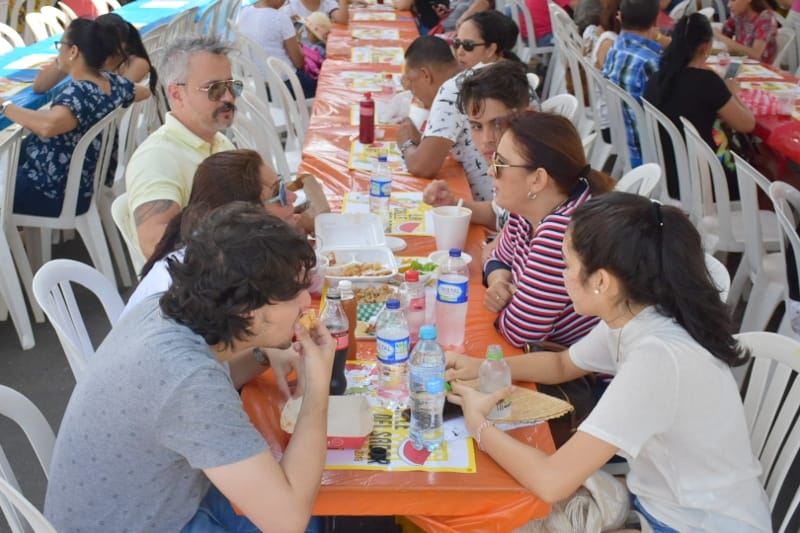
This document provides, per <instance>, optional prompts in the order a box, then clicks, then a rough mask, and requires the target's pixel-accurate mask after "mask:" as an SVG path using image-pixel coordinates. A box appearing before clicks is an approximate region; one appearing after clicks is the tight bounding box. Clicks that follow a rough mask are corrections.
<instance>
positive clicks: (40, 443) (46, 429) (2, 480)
mask: <svg viewBox="0 0 800 533" xmlns="http://www.w3.org/2000/svg"><path fill="white" fill-rule="evenodd" d="M0 415H2V416H5V417H7V418H10V419H11V420H12V421H13V422H14V423H15V424H17V425H18V426H19V427H20V428H21V429H22V431H23V433H25V436H26V437H27V438H28V441H29V442H30V444H31V447H32V448H33V451H34V453H35V454H36V458H37V459H38V460H39V464H40V465H41V467H42V471H43V472H44V476H45V478H47V477H49V474H50V461H51V459H52V457H53V446H54V445H55V440H56V438H55V435H54V433H53V430H52V428H51V427H50V424H48V423H47V419H46V418H45V417H44V415H43V414H42V412H41V411H40V410H39V409H38V408H37V407H36V406H35V405H34V404H33V402H31V401H30V400H29V399H28V398H26V397H25V396H24V395H22V394H20V393H19V392H17V391H16V390H14V389H12V388H9V387H6V386H4V385H0ZM3 484H5V485H3ZM0 486H3V487H10V488H11V489H14V490H17V491H19V490H20V487H19V483H18V482H17V479H16V477H15V476H14V472H13V470H12V468H11V464H10V463H9V461H8V458H7V457H6V455H5V453H4V452H3V448H2V445H1V443H0ZM11 499H12V502H11V503H13V504H14V505H13V506H14V507H17V502H15V501H13V498H11ZM0 509H2V511H3V512H4V514H5V516H6V519H7V520H8V522H9V524H10V526H11V531H12V532H13V533H17V532H23V531H27V529H25V528H24V526H23V522H22V520H20V517H19V516H18V515H17V513H15V512H14V511H13V510H12V508H11V506H10V505H9V496H8V494H7V491H4V490H0ZM34 510H35V508H34ZM20 511H21V512H22V514H23V516H26V517H27V513H25V512H24V511H25V510H24V509H20ZM36 512H37V513H38V511H36ZM30 520H31V519H30V518H28V521H30ZM31 523H32V525H34V524H33V522H31ZM35 531H38V530H35Z"/></svg>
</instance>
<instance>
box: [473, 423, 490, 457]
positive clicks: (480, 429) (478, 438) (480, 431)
mask: <svg viewBox="0 0 800 533" xmlns="http://www.w3.org/2000/svg"><path fill="white" fill-rule="evenodd" d="M489 426H492V427H494V422H492V421H491V420H484V421H483V422H481V425H480V426H478V429H477V431H475V442H476V443H477V444H478V449H480V450H481V451H483V452H485V451H486V450H485V449H484V448H483V445H482V444H481V435H482V434H483V430H484V429H486V428H488V427H489Z"/></svg>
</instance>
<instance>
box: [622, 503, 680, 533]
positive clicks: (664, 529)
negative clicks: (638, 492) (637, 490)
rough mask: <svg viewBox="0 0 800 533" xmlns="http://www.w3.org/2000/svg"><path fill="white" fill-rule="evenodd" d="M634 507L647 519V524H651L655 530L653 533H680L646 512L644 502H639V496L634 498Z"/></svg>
mask: <svg viewBox="0 0 800 533" xmlns="http://www.w3.org/2000/svg"><path fill="white" fill-rule="evenodd" d="M633 507H634V509H636V510H637V511H639V512H640V513H642V516H644V517H645V519H646V520H647V523H648V524H650V527H651V528H653V533H678V531H677V530H676V529H672V528H671V527H669V526H668V525H667V524H665V523H663V522H661V521H659V520H658V519H657V518H655V517H653V515H651V514H650V513H648V512H647V511H645V510H644V507H642V502H640V501H639V497H638V496H634V497H633Z"/></svg>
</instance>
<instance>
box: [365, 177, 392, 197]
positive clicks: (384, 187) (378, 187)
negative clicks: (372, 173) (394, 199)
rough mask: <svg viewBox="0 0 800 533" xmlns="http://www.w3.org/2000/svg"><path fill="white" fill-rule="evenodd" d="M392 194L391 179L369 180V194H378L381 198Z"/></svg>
mask: <svg viewBox="0 0 800 533" xmlns="http://www.w3.org/2000/svg"><path fill="white" fill-rule="evenodd" d="M391 194H392V182H391V181H376V180H370V182H369V195H370V196H377V197H380V198H384V197H385V198H389V196H390V195H391Z"/></svg>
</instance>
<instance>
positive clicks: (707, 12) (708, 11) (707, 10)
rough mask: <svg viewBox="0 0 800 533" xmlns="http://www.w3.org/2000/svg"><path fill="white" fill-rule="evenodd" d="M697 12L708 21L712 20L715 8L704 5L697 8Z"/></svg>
mask: <svg viewBox="0 0 800 533" xmlns="http://www.w3.org/2000/svg"><path fill="white" fill-rule="evenodd" d="M697 12H698V13H700V14H701V15H703V16H704V17H705V18H707V19H708V20H709V22H710V21H713V20H714V15H715V14H716V10H715V9H714V8H713V7H704V8H703V9H698V10H697Z"/></svg>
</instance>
